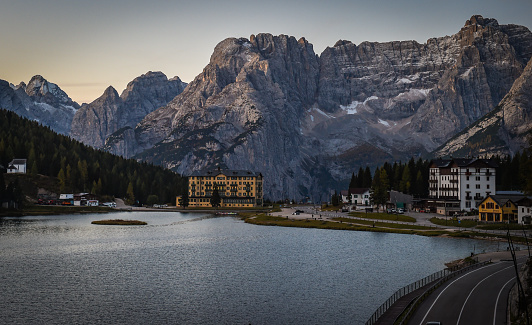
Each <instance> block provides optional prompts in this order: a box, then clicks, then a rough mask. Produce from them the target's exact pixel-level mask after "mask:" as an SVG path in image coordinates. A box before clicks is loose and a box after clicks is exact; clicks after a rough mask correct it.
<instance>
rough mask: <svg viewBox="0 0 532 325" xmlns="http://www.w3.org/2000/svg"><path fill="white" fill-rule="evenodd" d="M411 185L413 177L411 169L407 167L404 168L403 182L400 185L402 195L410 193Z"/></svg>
mask: <svg viewBox="0 0 532 325" xmlns="http://www.w3.org/2000/svg"><path fill="white" fill-rule="evenodd" d="M410 185H411V176H410V168H409V167H408V165H405V167H404V168H403V175H402V177H401V182H400V183H399V191H400V192H402V193H410Z"/></svg>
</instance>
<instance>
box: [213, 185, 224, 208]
mask: <svg viewBox="0 0 532 325" xmlns="http://www.w3.org/2000/svg"><path fill="white" fill-rule="evenodd" d="M221 202H222V199H221V198H220V193H218V188H214V191H212V196H211V206H212V207H213V208H216V207H219V206H220V203H221Z"/></svg>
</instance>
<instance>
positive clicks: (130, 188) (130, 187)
mask: <svg viewBox="0 0 532 325" xmlns="http://www.w3.org/2000/svg"><path fill="white" fill-rule="evenodd" d="M126 203H127V204H128V205H133V204H134V203H135V193H133V183H132V182H129V185H128V186H127V191H126Z"/></svg>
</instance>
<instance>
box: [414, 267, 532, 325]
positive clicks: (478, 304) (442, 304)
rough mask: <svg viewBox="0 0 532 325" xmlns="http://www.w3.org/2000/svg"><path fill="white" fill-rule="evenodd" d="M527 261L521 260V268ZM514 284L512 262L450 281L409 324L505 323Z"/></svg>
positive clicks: (423, 305)
mask: <svg viewBox="0 0 532 325" xmlns="http://www.w3.org/2000/svg"><path fill="white" fill-rule="evenodd" d="M525 261H526V258H518V259H517V262H518V267H521V266H522V265H523V263H524V262H525ZM514 284H515V269H514V264H513V262H511V261H500V262H496V263H493V264H488V265H486V266H484V267H481V268H478V269H475V270H473V271H471V272H468V273H466V274H463V275H460V276H458V277H457V278H454V279H451V280H449V281H447V283H445V284H444V285H442V286H441V287H439V288H438V289H437V290H436V291H434V292H433V293H432V294H431V295H429V297H428V298H426V299H425V301H424V302H423V303H422V304H421V305H420V306H419V307H418V309H417V310H416V312H415V313H414V315H413V317H412V318H411V319H410V321H409V322H408V324H416V325H417V324H426V323H427V322H429V321H439V322H442V324H445V325H448V324H456V325H458V324H464V325H465V324H486V325H488V324H489V325H491V324H494V325H495V324H506V306H507V301H508V292H509V291H510V289H511V287H512V286H513V285H514Z"/></svg>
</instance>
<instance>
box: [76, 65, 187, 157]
mask: <svg viewBox="0 0 532 325" xmlns="http://www.w3.org/2000/svg"><path fill="white" fill-rule="evenodd" d="M185 87H186V83H184V82H182V81H181V80H180V79H179V77H175V78H172V79H171V80H168V78H167V77H166V75H165V74H164V73H162V72H160V71H155V72H154V71H148V72H147V73H145V74H142V75H141V76H139V77H136V78H135V79H133V80H132V81H130V82H129V83H128V84H127V87H126V89H124V91H123V92H122V94H121V95H120V96H119V95H118V92H117V91H116V89H115V88H114V87H112V86H109V87H108V88H107V89H106V90H105V91H104V93H103V94H102V96H100V97H99V98H97V99H96V100H94V101H93V102H92V103H90V104H87V105H84V106H83V107H82V108H81V109H80V110H79V111H78V112H77V113H76V115H75V116H74V119H73V121H72V133H71V134H72V136H73V137H74V138H76V139H77V140H80V141H82V142H84V143H85V144H88V145H91V146H94V147H96V148H101V147H103V146H104V144H105V142H106V139H107V137H109V136H110V135H111V134H113V133H115V132H116V131H118V130H120V129H125V128H127V127H130V128H131V127H134V126H135V125H136V124H137V123H138V122H140V121H141V120H142V118H144V117H145V116H146V115H147V114H149V113H150V112H152V111H154V110H156V109H157V108H159V107H161V106H164V105H166V104H167V103H168V102H169V101H171V100H172V99H173V98H174V97H175V96H177V95H178V94H179V93H181V92H182V91H183V89H184V88H185ZM87 124H89V125H91V127H90V128H87V127H86V125H87ZM111 151H112V150H111Z"/></svg>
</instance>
